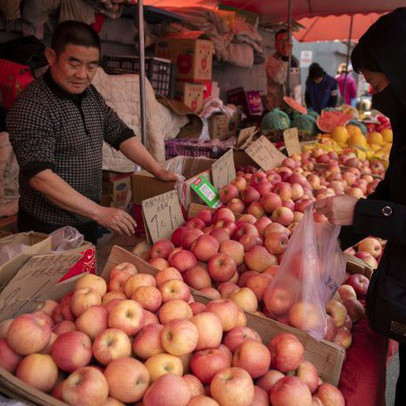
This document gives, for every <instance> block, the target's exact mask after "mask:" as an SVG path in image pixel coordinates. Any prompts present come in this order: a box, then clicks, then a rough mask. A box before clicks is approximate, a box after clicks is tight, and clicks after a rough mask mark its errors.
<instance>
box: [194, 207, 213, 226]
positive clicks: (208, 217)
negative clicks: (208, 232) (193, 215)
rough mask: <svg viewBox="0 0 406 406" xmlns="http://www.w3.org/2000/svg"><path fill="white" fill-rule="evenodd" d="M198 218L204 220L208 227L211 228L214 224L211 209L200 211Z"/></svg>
mask: <svg viewBox="0 0 406 406" xmlns="http://www.w3.org/2000/svg"><path fill="white" fill-rule="evenodd" d="M197 217H198V218H199V219H200V220H203V222H204V224H205V225H206V226H210V225H211V224H212V222H213V212H212V211H211V210H209V209H204V210H202V211H200V212H199V214H198V215H197Z"/></svg>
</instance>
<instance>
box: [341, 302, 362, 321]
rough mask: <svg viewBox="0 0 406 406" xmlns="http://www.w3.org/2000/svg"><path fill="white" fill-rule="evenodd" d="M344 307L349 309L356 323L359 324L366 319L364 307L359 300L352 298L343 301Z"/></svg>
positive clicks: (348, 311)
mask: <svg viewBox="0 0 406 406" xmlns="http://www.w3.org/2000/svg"><path fill="white" fill-rule="evenodd" d="M343 305H344V306H345V308H346V309H347V313H348V315H349V316H350V317H351V320H352V321H353V322H354V323H357V322H358V321H360V320H361V319H362V318H363V317H364V314H365V309H364V306H363V305H362V303H361V302H359V301H358V300H357V299H354V298H352V297H349V298H346V299H344V300H343Z"/></svg>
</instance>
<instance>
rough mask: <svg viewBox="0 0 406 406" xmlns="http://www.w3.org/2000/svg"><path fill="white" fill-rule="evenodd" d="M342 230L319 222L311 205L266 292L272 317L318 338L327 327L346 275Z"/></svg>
mask: <svg viewBox="0 0 406 406" xmlns="http://www.w3.org/2000/svg"><path fill="white" fill-rule="evenodd" d="M339 232H340V227H337V226H333V225H331V224H329V223H316V222H315V221H314V219H313V205H310V206H309V207H308V208H307V209H306V211H305V215H304V216H303V219H302V220H301V222H300V223H299V224H298V226H297V227H296V230H295V233H294V234H293V236H292V238H291V239H290V241H289V244H288V248H287V250H286V252H285V253H284V256H283V259H282V262H281V264H280V266H279V270H278V272H277V274H276V275H275V278H274V280H273V282H272V284H271V285H270V286H269V288H268V290H267V291H266V293H265V296H264V302H265V306H266V308H267V310H268V312H269V313H270V315H271V317H272V318H275V319H276V320H278V321H281V322H283V323H285V324H290V325H292V326H294V327H296V328H298V329H300V330H304V331H307V332H308V333H309V334H310V335H311V336H312V337H313V338H315V339H317V340H320V339H322V338H323V337H324V336H325V334H326V331H327V317H326V310H325V306H326V304H327V303H328V302H329V301H330V300H331V298H332V297H333V296H334V294H335V292H336V291H337V289H338V287H339V286H340V285H341V284H342V283H343V281H344V279H345V264H346V261H345V258H344V255H343V252H342V251H341V249H340V247H339V245H338V240H337V237H338V234H339Z"/></svg>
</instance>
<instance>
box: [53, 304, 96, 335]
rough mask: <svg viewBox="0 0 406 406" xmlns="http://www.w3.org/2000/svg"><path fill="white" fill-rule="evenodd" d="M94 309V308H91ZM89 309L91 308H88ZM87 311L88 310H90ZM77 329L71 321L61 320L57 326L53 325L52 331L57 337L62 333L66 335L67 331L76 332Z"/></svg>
mask: <svg viewBox="0 0 406 406" xmlns="http://www.w3.org/2000/svg"><path fill="white" fill-rule="evenodd" d="M93 307H94V306H93ZM90 309H91V308H90ZM90 309H89V310H90ZM77 329H78V328H77V326H76V324H75V323H74V322H73V321H69V320H62V321H61V322H59V323H58V324H55V326H54V327H53V329H52V331H53V332H54V333H55V334H56V335H57V336H60V335H61V334H63V333H68V332H69V331H76V330H77Z"/></svg>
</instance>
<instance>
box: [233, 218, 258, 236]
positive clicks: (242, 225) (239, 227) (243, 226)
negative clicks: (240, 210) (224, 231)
mask: <svg viewBox="0 0 406 406" xmlns="http://www.w3.org/2000/svg"><path fill="white" fill-rule="evenodd" d="M254 219H255V221H254V223H256V222H257V219H256V218H255V217H254ZM245 234H250V235H253V236H254V237H259V233H258V229H257V228H256V227H255V226H254V224H251V223H246V222H242V221H241V220H239V221H238V222H237V223H236V229H235V231H234V232H233V234H232V238H233V239H234V240H239V239H240V238H241V237H242V236H244V235H245Z"/></svg>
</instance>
